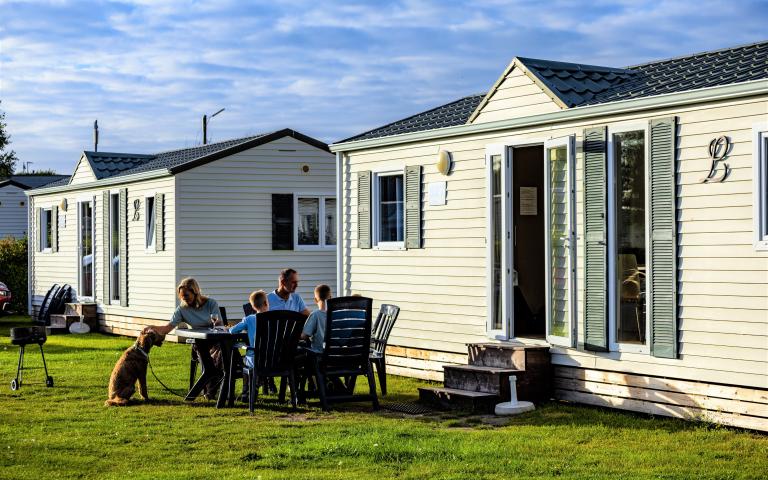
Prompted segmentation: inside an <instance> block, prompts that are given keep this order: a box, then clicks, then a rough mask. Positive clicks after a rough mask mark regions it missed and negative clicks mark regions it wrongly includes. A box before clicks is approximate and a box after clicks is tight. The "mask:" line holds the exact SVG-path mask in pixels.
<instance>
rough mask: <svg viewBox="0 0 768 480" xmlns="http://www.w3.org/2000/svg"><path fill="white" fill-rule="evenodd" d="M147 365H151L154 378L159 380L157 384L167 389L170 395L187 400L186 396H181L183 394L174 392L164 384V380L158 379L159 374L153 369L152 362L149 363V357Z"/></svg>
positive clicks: (150, 368)
mask: <svg viewBox="0 0 768 480" xmlns="http://www.w3.org/2000/svg"><path fill="white" fill-rule="evenodd" d="M147 365H149V370H150V371H151V372H152V376H153V377H155V380H157V383H159V384H160V385H162V386H163V388H164V389H166V390H167V391H168V392H169V393H172V394H173V395H176V396H177V397H181V398H186V395H181V394H178V393H176V392H174V391H173V390H171V389H170V387H168V386H167V385H166V384H164V383H163V381H162V380H160V379H159V378H157V374H156V373H155V369H154V368H152V362H150V361H149V357H147Z"/></svg>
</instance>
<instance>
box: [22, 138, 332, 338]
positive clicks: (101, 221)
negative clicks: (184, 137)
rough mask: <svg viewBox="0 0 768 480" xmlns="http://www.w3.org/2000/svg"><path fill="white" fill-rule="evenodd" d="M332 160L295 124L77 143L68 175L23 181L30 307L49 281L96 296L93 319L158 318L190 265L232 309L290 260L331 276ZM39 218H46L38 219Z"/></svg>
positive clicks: (131, 326)
mask: <svg viewBox="0 0 768 480" xmlns="http://www.w3.org/2000/svg"><path fill="white" fill-rule="evenodd" d="M334 178H335V165H334V158H333V155H332V154H330V153H329V151H328V147H327V146H326V145H325V144H324V143H322V142H320V141H317V140H315V139H312V138H310V137H307V136H305V135H302V134H300V133H298V132H295V131H293V130H288V129H285V130H280V131H277V132H274V133H269V134H265V135H257V136H253V137H246V138H240V139H236V140H228V141H224V142H219V143H212V144H208V145H201V146H198V147H192V148H185V149H180V150H173V151H169V152H162V153H158V154H152V155H144V154H127V153H106V152H84V153H83V154H82V156H81V158H80V160H79V162H78V164H77V167H76V169H75V171H74V173H73V174H72V176H71V177H70V178H68V179H67V180H65V181H62V182H60V183H59V184H58V185H56V184H54V185H51V186H46V187H44V188H40V189H35V190H30V191H28V192H27V194H28V195H29V203H30V209H31V210H30V211H31V212H32V215H30V222H29V231H30V238H32V239H34V244H33V243H30V245H31V248H30V249H29V252H30V253H29V258H30V260H29V264H30V272H29V275H30V285H29V290H30V311H31V312H33V311H36V310H37V309H38V308H39V307H40V303H41V302H42V300H43V297H44V296H45V294H46V292H47V291H48V289H49V288H50V287H51V286H52V285H53V284H55V283H59V284H62V283H68V284H70V285H72V286H73V287H74V288H75V290H76V293H77V296H78V299H79V301H81V302H96V303H98V312H99V319H100V323H101V325H102V329H103V330H104V331H108V332H115V333H121V334H129V335H132V334H136V333H137V332H138V331H139V330H140V329H141V328H142V327H143V326H144V325H147V324H160V323H163V322H167V321H168V320H169V319H170V316H171V314H172V312H173V310H174V308H175V307H176V305H177V299H176V295H175V286H176V284H177V283H178V281H179V280H180V279H181V278H183V277H187V276H193V277H195V278H197V279H198V280H199V281H200V284H201V286H202V288H203V291H204V292H205V293H206V294H208V295H210V296H211V297H213V298H215V299H217V300H218V302H219V305H221V306H224V307H226V309H227V312H228V314H229V316H230V317H231V318H234V319H237V318H240V317H241V316H242V305H243V303H246V302H247V299H248V294H249V293H250V292H251V291H253V290H254V289H257V288H263V289H267V290H269V289H271V288H275V287H276V286H277V277H278V273H279V271H280V270H281V269H283V268H286V267H292V268H295V269H296V270H298V271H299V274H300V279H301V283H300V286H299V293H300V294H301V295H302V296H303V297H304V299H305V301H309V300H310V298H311V292H312V289H313V287H314V286H315V285H316V284H318V283H329V284H333V282H335V281H336V246H335V245H336V235H335V232H336V224H335V222H336V205H335V202H336V194H335V182H334ZM41 219H43V220H41Z"/></svg>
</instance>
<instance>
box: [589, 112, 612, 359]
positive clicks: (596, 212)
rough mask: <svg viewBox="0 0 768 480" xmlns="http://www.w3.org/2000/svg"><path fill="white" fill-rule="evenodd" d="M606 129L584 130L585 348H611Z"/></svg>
mask: <svg viewBox="0 0 768 480" xmlns="http://www.w3.org/2000/svg"><path fill="white" fill-rule="evenodd" d="M606 166H607V159H606V128H605V127H598V128H588V129H586V130H584V236H585V259H584V260H585V264H584V290H585V292H584V297H585V298H584V311H585V314H584V315H585V316H584V330H585V332H584V348H586V349H587V350H592V351H598V352H605V351H607V350H608V316H607V304H608V296H607V278H606V275H607V267H606V264H607V242H606V240H607V238H606V237H607V235H606V226H607V223H606V221H607V210H606V208H607V200H606V197H607V193H606V185H607V183H606Z"/></svg>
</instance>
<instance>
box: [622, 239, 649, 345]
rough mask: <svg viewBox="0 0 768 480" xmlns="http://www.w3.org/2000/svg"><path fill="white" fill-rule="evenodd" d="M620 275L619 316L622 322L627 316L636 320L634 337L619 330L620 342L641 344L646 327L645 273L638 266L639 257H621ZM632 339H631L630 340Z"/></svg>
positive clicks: (629, 255) (631, 255)
mask: <svg viewBox="0 0 768 480" xmlns="http://www.w3.org/2000/svg"><path fill="white" fill-rule="evenodd" d="M618 271H619V274H620V275H621V276H620V281H621V290H620V295H619V300H620V305H619V315H620V316H621V318H620V319H619V321H621V320H622V319H623V318H624V317H625V314H626V315H627V316H631V317H633V318H634V319H635V322H634V323H635V327H636V328H637V331H636V332H632V337H634V338H631V337H630V335H629V334H628V332H626V333H624V334H623V335H622V331H623V329H621V328H620V329H619V336H620V338H619V339H618V340H619V341H622V342H626V341H628V342H639V343H643V342H644V341H645V327H644V323H645V322H644V321H643V315H644V312H645V308H644V305H643V304H644V303H645V273H644V272H642V271H641V270H640V268H639V267H638V265H637V257H636V256H635V255H634V254H629V253H624V254H620V255H619V270H618ZM628 337H630V338H628Z"/></svg>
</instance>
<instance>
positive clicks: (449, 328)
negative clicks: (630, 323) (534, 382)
mask: <svg viewBox="0 0 768 480" xmlns="http://www.w3.org/2000/svg"><path fill="white" fill-rule="evenodd" d="M670 115H677V116H678V117H679V126H678V151H677V157H678V161H677V171H678V174H677V183H678V196H679V198H678V201H677V206H678V231H679V235H678V244H679V247H678V257H679V258H678V262H679V271H678V279H679V281H680V283H679V286H678V288H679V291H680V295H679V300H678V301H679V319H680V358H679V359H677V360H665V359H658V358H655V357H652V356H650V355H648V354H630V353H618V352H612V353H605V354H598V353H593V352H585V351H583V350H582V349H566V348H560V347H558V348H554V349H553V353H554V354H553V361H554V362H555V363H556V364H561V365H573V366H581V367H585V368H599V369H603V370H613V371H620V372H628V373H634V374H646V375H663V376H669V377H675V378H682V379H696V380H701V381H706V382H719V383H729V384H738V385H747V386H752V387H758V388H768V375H766V372H768V252H758V251H755V250H754V248H753V247H752V188H753V182H752V178H753V172H752V162H753V159H752V137H751V135H752V131H751V128H752V125H753V124H754V123H757V122H764V121H765V119H766V116H768V99H767V98H766V97H764V96H763V97H760V98H755V97H753V98H748V99H740V100H730V101H720V102H713V103H709V104H700V105H696V106H690V107H685V108H678V109H675V110H671V109H667V110H659V111H654V112H647V113H643V114H631V115H615V116H613V117H610V118H604V119H597V120H590V121H589V122H588V123H587V122H569V123H568V124H563V125H559V126H547V127H537V128H532V129H525V130H518V131H510V132H506V133H504V134H479V135H474V136H466V137H460V138H451V139H444V140H439V139H438V140H432V141H423V142H418V143H413V144H408V145H400V146H389V147H383V148H377V149H371V150H367V151H359V152H351V153H350V154H348V155H346V156H345V160H344V172H343V173H344V185H345V189H344V195H345V197H344V211H345V212H348V213H347V214H346V215H345V222H344V241H345V245H346V246H347V247H346V248H345V250H344V254H343V262H344V265H343V272H344V283H345V286H346V289H347V291H348V292H354V293H361V294H364V295H369V296H372V297H373V298H374V299H375V300H376V304H380V303H395V304H397V305H400V306H401V307H402V312H401V315H400V318H399V319H398V323H397V324H396V325H395V328H394V330H393V332H392V337H391V340H390V344H392V345H396V346H402V347H409V348H417V349H431V350H440V351H447V352H456V353H463V352H466V347H465V345H464V344H465V343H467V342H477V341H486V340H487V338H486V336H485V322H486V312H487V305H486V304H487V302H486V276H487V274H488V272H487V271H486V223H487V215H488V213H487V208H486V203H487V192H486V167H485V164H484V155H485V147H486V145H488V144H507V145H511V144H523V143H530V142H543V141H544V140H545V139H548V138H557V137H562V136H566V135H571V134H574V135H576V140H577V154H576V169H577V171H576V178H577V234H578V240H577V267H578V270H577V277H578V279H579V280H578V300H577V302H578V305H577V309H578V324H579V328H578V331H579V336H580V338H579V342H581V341H582V340H583V338H581V336H582V335H583V332H584V329H583V317H584V312H583V305H584V295H583V290H582V288H581V286H582V284H583V281H581V279H583V265H584V262H583V258H584V249H583V241H582V239H583V184H582V183H583V168H582V166H583V155H582V153H581V141H582V136H583V130H584V128H585V127H587V126H597V125H614V124H617V123H620V122H641V123H645V122H647V121H648V120H649V119H650V118H654V117H664V116H670ZM724 134H725V135H729V136H730V137H731V139H732V142H733V150H732V151H731V153H730V156H729V163H730V165H731V166H732V167H733V173H732V174H731V176H730V178H729V179H728V180H727V181H726V182H724V183H722V184H701V183H700V180H701V179H702V178H703V177H704V175H706V173H707V171H708V170H709V164H710V162H709V158H708V151H707V147H708V144H709V141H710V139H711V138H713V137H715V136H719V135H724ZM440 149H445V150H448V151H450V152H452V153H453V156H454V160H455V162H456V164H455V167H454V172H453V173H452V174H451V175H450V176H449V177H442V176H441V175H440V174H439V173H438V172H437V169H436V167H435V166H434V163H435V161H436V155H437V152H438V151H439V150H440ZM415 164H421V165H423V167H424V177H423V181H424V183H425V185H426V184H428V183H429V182H432V181H443V180H447V185H448V193H447V200H448V201H447V204H446V205H445V206H439V207H432V206H429V205H428V202H427V200H426V193H425V196H424V199H423V203H422V205H423V207H422V208H423V223H422V224H423V236H424V248H423V249H414V250H407V251H377V250H361V249H358V248H357V240H356V239H357V184H356V178H357V172H358V171H362V170H374V171H375V170H386V169H392V168H401V167H402V166H404V165H415ZM423 190H426V187H424V188H423ZM518 234H520V232H518ZM542 268H543V266H542Z"/></svg>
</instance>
